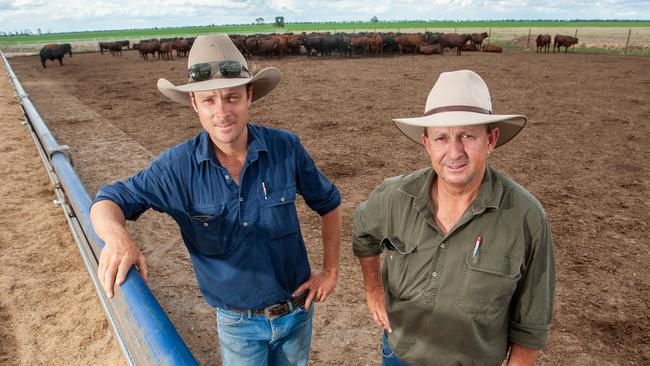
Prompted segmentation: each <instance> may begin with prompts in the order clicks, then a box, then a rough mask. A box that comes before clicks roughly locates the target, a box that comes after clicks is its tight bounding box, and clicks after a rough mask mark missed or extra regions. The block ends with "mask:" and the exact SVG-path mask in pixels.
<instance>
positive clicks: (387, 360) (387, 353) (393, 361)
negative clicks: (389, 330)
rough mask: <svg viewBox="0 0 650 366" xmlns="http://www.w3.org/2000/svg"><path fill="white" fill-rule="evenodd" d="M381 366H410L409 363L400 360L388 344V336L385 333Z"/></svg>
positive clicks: (382, 341) (382, 343)
mask: <svg viewBox="0 0 650 366" xmlns="http://www.w3.org/2000/svg"><path fill="white" fill-rule="evenodd" d="M381 365H382V366H408V364H407V363H405V362H404V361H402V360H400V359H399V358H398V357H397V355H396V354H395V352H393V349H392V348H390V344H388V335H387V334H386V332H384V336H383V337H382V339H381Z"/></svg>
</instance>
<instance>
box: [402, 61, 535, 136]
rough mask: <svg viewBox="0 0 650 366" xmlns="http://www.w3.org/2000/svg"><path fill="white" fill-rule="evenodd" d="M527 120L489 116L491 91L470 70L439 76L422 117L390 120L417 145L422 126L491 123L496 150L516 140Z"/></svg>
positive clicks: (490, 113) (511, 116)
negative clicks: (496, 135) (497, 130)
mask: <svg viewBox="0 0 650 366" xmlns="http://www.w3.org/2000/svg"><path fill="white" fill-rule="evenodd" d="M526 121H527V118H526V116H522V115H519V114H505V115H499V114H492V100H491V99H490V91H489V90H488V87H487V85H486V84H485V81H483V79H481V77H480V76H479V75H478V74H477V73H475V72H474V71H470V70H459V71H451V72H443V73H441V74H440V77H438V81H436V84H435V85H434V86H433V89H431V92H430V93H429V97H428V98H427V103H426V107H425V108H424V116H423V117H415V118H395V119H393V122H394V123H395V126H397V128H399V129H400V131H402V132H403V133H404V134H405V135H406V136H408V137H409V138H411V140H413V141H415V142H417V143H419V144H422V132H423V131H424V128H425V127H455V126H468V125H480V124H488V123H491V124H493V125H494V126H495V127H498V128H499V139H498V140H497V143H496V146H497V147H498V146H501V145H503V144H505V143H506V142H508V141H510V140H511V139H512V138H513V137H515V136H516V135H517V134H518V133H519V131H521V130H522V129H523V128H524V126H525V125H526Z"/></svg>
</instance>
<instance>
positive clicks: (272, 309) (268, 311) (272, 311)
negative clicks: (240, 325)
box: [264, 304, 288, 319]
mask: <svg viewBox="0 0 650 366" xmlns="http://www.w3.org/2000/svg"><path fill="white" fill-rule="evenodd" d="M287 313H288V307H287V304H275V305H271V306H269V307H267V308H264V316H265V317H267V318H268V319H275V318H279V317H281V316H283V315H286V314H287Z"/></svg>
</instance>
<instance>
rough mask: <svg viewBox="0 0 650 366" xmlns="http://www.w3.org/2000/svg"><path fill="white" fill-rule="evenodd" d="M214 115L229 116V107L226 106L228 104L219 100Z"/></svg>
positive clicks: (215, 105)
mask: <svg viewBox="0 0 650 366" xmlns="http://www.w3.org/2000/svg"><path fill="white" fill-rule="evenodd" d="M213 113H214V114H216V115H217V116H225V115H226V114H228V107H227V106H226V103H224V102H223V101H221V100H218V101H217V102H216V103H214V105H213Z"/></svg>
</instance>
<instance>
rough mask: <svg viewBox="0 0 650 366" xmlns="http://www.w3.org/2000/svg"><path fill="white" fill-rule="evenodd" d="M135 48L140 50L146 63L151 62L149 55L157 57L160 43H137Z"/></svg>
mask: <svg viewBox="0 0 650 366" xmlns="http://www.w3.org/2000/svg"><path fill="white" fill-rule="evenodd" d="M133 48H134V49H136V50H138V52H140V58H142V59H143V60H145V61H148V60H149V54H151V56H152V57H154V56H156V52H158V50H159V49H160V42H158V40H155V41H149V42H145V41H143V42H140V43H135V44H134V45H133Z"/></svg>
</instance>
